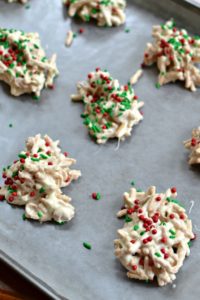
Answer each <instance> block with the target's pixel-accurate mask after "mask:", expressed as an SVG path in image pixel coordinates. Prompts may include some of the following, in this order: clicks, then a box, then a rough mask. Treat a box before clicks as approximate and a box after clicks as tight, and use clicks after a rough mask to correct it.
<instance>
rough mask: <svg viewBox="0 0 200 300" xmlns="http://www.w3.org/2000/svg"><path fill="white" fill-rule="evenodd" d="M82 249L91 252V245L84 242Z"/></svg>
mask: <svg viewBox="0 0 200 300" xmlns="http://www.w3.org/2000/svg"><path fill="white" fill-rule="evenodd" d="M83 247H85V248H86V249H88V250H91V249H92V246H91V244H89V243H86V242H84V243H83Z"/></svg>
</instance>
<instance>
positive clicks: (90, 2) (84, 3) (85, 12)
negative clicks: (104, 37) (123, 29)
mask: <svg viewBox="0 0 200 300" xmlns="http://www.w3.org/2000/svg"><path fill="white" fill-rule="evenodd" d="M63 2H64V4H65V5H66V6H68V13H69V16H70V17H74V16H79V17H80V18H81V19H82V20H83V21H85V22H89V21H90V20H91V19H95V20H96V21H97V25H98V26H119V25H121V24H123V23H124V22H125V18H126V17H125V13H124V10H125V7H126V1H125V0H103V1H101V0H63Z"/></svg>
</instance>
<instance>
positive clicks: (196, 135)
mask: <svg viewBox="0 0 200 300" xmlns="http://www.w3.org/2000/svg"><path fill="white" fill-rule="evenodd" d="M183 143H184V146H185V148H186V149H189V150H191V153H190V156H189V161H188V163H189V164H190V165H193V164H200V127H198V128H195V129H193V130H192V138H191V139H189V140H186V141H184V142H183Z"/></svg>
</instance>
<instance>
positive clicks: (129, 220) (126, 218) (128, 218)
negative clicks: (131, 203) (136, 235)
mask: <svg viewBox="0 0 200 300" xmlns="http://www.w3.org/2000/svg"><path fill="white" fill-rule="evenodd" d="M131 221H132V219H131V218H130V217H129V216H128V215H126V216H125V222H126V223H129V222H131Z"/></svg>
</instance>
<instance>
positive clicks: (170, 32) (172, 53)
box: [144, 20, 200, 91]
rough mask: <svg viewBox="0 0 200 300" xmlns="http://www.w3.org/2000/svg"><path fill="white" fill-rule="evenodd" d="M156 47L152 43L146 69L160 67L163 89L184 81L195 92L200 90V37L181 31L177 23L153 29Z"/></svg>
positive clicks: (160, 81)
mask: <svg viewBox="0 0 200 300" xmlns="http://www.w3.org/2000/svg"><path fill="white" fill-rule="evenodd" d="M152 36H153V37H154V39H155V40H154V42H153V43H148V44H147V48H146V50H145V54H144V65H152V64H154V63H156V64H157V67H158V69H159V71H160V74H159V77H158V83H159V85H163V84H166V83H168V82H174V81H176V80H180V81H184V82H185V88H187V89H190V90H191V91H195V90H196V86H200V70H199V68H198V67H197V66H196V65H195V64H197V63H199V62H200V37H199V36H195V37H191V36H189V35H188V33H187V31H186V30H185V29H181V30H178V29H177V28H176V27H175V26H174V22H173V20H170V21H168V22H166V24H164V25H157V26H153V30H152Z"/></svg>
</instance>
